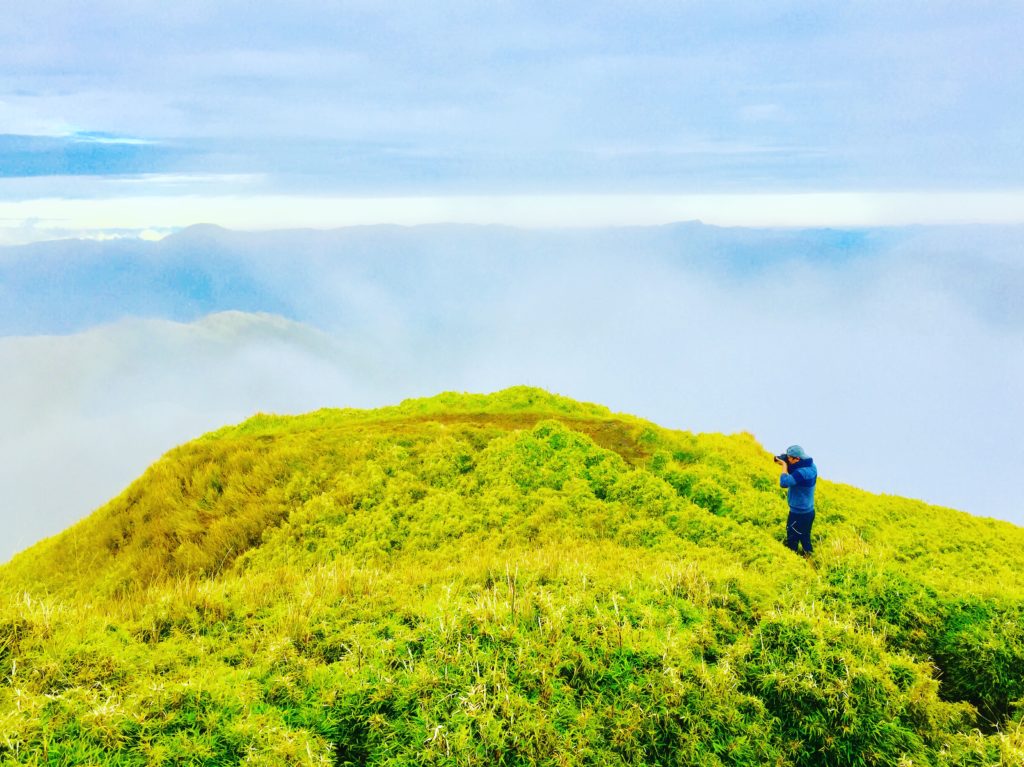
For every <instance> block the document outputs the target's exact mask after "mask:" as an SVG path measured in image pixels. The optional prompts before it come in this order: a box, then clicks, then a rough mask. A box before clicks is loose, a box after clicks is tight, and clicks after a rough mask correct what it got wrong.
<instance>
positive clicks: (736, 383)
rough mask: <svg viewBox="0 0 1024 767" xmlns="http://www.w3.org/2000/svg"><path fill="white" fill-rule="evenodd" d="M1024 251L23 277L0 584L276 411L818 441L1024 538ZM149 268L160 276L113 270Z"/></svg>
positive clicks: (277, 265) (174, 260)
mask: <svg viewBox="0 0 1024 767" xmlns="http://www.w3.org/2000/svg"><path fill="white" fill-rule="evenodd" d="M1022 238H1024V230H1022V229H1020V228H1015V229H998V228H965V229H941V228H940V229H912V230H878V231H859V232H858V231H847V232H842V231H832V232H829V231H817V232H816V231H805V232H779V231H756V230H717V229H714V228H710V227H701V226H699V225H682V226H679V227H665V228H655V229H638V230H592V231H577V232H572V231H563V232H557V231H553V232H529V231H522V230H509V229H491V228H479V227H427V228H414V229H401V228H383V229H374V228H370V229H355V230H345V231H341V232H333V233H315V232H280V233H270V234H266V235H247V234H239V233H228V232H223V231H219V230H215V229H208V228H207V229H197V230H190V231H188V232H185V233H183V234H182V235H179V236H177V237H175V238H170V239H169V240H166V241H164V242H162V243H156V244H145V243H135V244H134V245H132V244H130V243H105V244H96V243H93V244H83V243H78V244H74V243H72V244H64V245H62V246H60V247H61V248H63V250H58V251H51V250H48V249H47V248H44V247H43V246H42V245H38V246H33V247H32V248H27V249H17V250H8V251H6V252H5V251H0V290H2V288H3V286H4V285H10V284H11V278H12V275H21V279H22V282H21V283H20V284H19V286H18V291H20V292H19V293H16V294H15V295H21V296H23V297H24V300H23V301H22V302H21V304H20V306H21V310H20V313H19V312H12V311H11V310H9V309H8V310H7V311H6V312H5V313H3V314H0V326H2V327H0V332H6V333H7V336H6V337H2V338H0V368H2V369H3V370H5V371H11V372H10V373H9V374H8V375H5V376H4V377H3V378H2V379H0V420H2V422H4V423H5V424H8V425H9V428H7V429H5V430H4V432H3V434H2V436H0V484H2V485H3V486H4V487H5V498H6V501H5V508H4V521H5V526H6V529H8V530H12V531H14V532H13V533H12V538H11V539H10V542H9V543H7V546H8V548H7V549H6V550H4V551H0V557H4V556H7V555H9V554H11V553H13V552H14V550H15V549H17V548H20V547H23V546H25V545H27V544H29V543H30V542H31V541H33V540H35V539H37V538H39V537H41V536H43V535H47V534H51V533H54V532H57V531H58V530H60V529H62V528H63V527H65V526H66V525H67V524H69V523H70V522H72V521H73V520H74V519H77V518H79V517H81V516H83V515H84V514H86V513H88V512H89V511H90V510H91V509H92V508H94V507H95V506H97V505H99V503H101V502H102V501H103V500H105V499H107V498H108V497H110V496H112V495H114V494H115V493H116V492H117V491H118V490H120V489H121V488H122V487H123V486H124V485H125V484H126V483H127V482H128V481H130V480H131V479H132V478H133V477H134V476H136V475H137V474H138V473H139V472H140V471H141V470H142V469H143V468H144V467H145V466H146V465H148V464H149V463H150V462H151V461H152V460H153V459H155V458H156V457H157V456H158V455H159V454H160V453H162V452H163V451H165V450H166V449H169V448H170V447H172V446H174V445H175V444H178V443H180V442H181V441H184V440H185V439H188V438H190V437H193V436H196V435H198V434H199V433H201V432H203V431H205V430H208V429H212V428H216V427H218V426H220V425H223V424H225V423H229V422H236V421H238V420H241V419H243V418H245V417H247V416H248V415H251V414H252V413H254V412H257V411H274V412H283V413H296V412H303V411H306V410H310V409H314V408H317V407H322V406H377V405H383V404H388V403H392V402H396V401H399V400H401V399H403V398H405V397H408V396H422V395H429V394H432V393H436V392H439V391H443V390H466V391H493V390H496V389H499V388H503V387H505V386H509V385H513V384H519V383H526V384H533V385H538V386H543V387H546V388H549V389H551V390H553V391H556V392H559V393H562V394H566V395H569V396H573V397H577V398H579V399H584V400H589V401H598V402H602V403H605V404H607V405H609V406H610V407H612V408H613V409H615V410H620V411H625V412H632V413H636V414H639V415H641V416H644V417H647V418H650V419H652V420H654V421H656V422H658V423H661V424H663V425H666V426H670V427H675V428H681V429H690V430H699V431H724V432H733V431H741V430H744V431H750V432H752V433H753V434H754V435H755V436H756V437H757V438H758V439H759V440H761V442H762V443H763V444H764V445H765V446H766V447H767V448H769V449H771V450H776V449H783V448H784V447H785V446H786V445H788V444H791V443H793V442H799V443H801V444H803V445H804V446H805V447H806V448H807V449H808V450H809V451H810V452H811V453H812V454H813V455H814V456H815V457H816V459H817V460H818V461H819V463H820V464H821V468H822V474H823V476H825V477H827V478H829V479H834V480H838V481H842V482H848V483H851V484H855V485H859V486H862V487H865V488H867V489H871V490H875V491H884V492H893V493H898V494H901V495H908V496H911V497H919V498H924V499H925V500H928V501H931V502H935V503H940V504H943V505H950V506H954V507H957V508H962V509H965V510H968V511H971V512H974V513H977V514H982V515H991V516H997V517H1001V518H1003V519H1008V520H1011V521H1014V522H1016V523H1017V524H1024V509H1022V507H1021V505H1020V504H1019V502H1018V500H1017V498H1018V493H1017V487H1016V483H1017V473H1018V469H1019V467H1020V466H1021V465H1024V449H1022V444H1024V443H1022V442H1021V440H1020V434H1021V432H1022V430H1024V406H1022V404H1021V399H1020V397H1019V386H1020V382H1021V381H1022V380H1024V309H1022V305H1021V302H1020V300H1019V296H1020V295H1024V265H1022V264H1021V261H1020V256H1019V254H1020V252H1021V244H1022V243H1021V240H1022ZM52 247H53V248H57V247H58V245H57V244H52ZM132 247H134V248H138V249H140V250H138V251H134V253H135V256H134V258H135V261H136V268H137V269H138V270H139V271H137V272H135V273H134V274H133V273H131V272H130V271H126V268H125V265H124V263H122V262H119V261H118V259H117V258H116V257H114V255H112V254H115V255H116V253H117V252H121V253H122V256H123V257H124V258H126V259H127V258H129V256H130V254H131V252H133V251H131V248H132ZM90 248H94V249H98V250H97V251H96V252H92V251H90ZM118 248H120V249H121V251H118V250H117V249H118ZM125 248H128V250H124V249H125ZM55 253H56V255H54V254H55ZM90 253H91V255H90ZM125 254H128V255H125ZM76 258H77V259H78V264H79V266H80V270H79V271H77V272H76V271H75V270H70V271H68V272H67V273H66V275H67V277H68V279H69V280H70V282H68V283H67V284H64V285H63V286H57V287H55V286H54V285H53V284H50V289H51V290H50V292H49V293H47V291H46V290H43V289H42V288H41V287H40V286H41V285H42V286H45V285H46V284H47V283H46V281H45V275H46V273H47V272H46V269H45V267H46V265H47V264H48V263H49V264H50V265H51V266H53V265H55V264H60V263H64V264H70V263H71V262H72V261H73V260H74V259H76ZM26 263H28V264H30V265H31V266H32V267H33V268H34V269H37V270H42V271H38V272H36V274H37V277H38V276H39V275H42V278H40V279H41V281H37V282H35V283H33V282H32V280H30V279H29V276H30V275H31V273H32V270H31V269H29V268H27V267H26V266H25V264H26ZM118 275H120V277H118ZM182 275H190V279H191V282H189V283H187V284H184V286H183V283H181V282H180V279H181V278H182ZM118 279H120V280H121V282H117V280H118ZM33 285H34V287H33ZM232 285H234V286H235V287H236V288H238V286H243V287H244V290H242V289H240V288H239V289H237V290H231V289H230V288H231V286H232ZM103 286H105V287H106V288H107V289H109V290H110V292H109V293H103V292H97V289H98V287H103ZM111 286H113V287H112V288H111ZM218 286H219V287H218ZM58 288H59V289H58ZM33 290H34V291H35V292H33ZM62 291H65V292H62ZM135 293H138V295H137V296H136V298H137V301H136V303H134V304H132V303H129V304H125V303H124V298H123V297H124V296H126V295H134V294H135ZM76 297H77V298H76ZM72 299H75V300H77V303H73V304H72V305H71V306H68V308H67V316H66V317H64V318H62V317H61V314H60V312H59V311H58V309H59V307H60V306H62V305H67V304H68V303H69V302H71V301H72ZM243 299H244V301H243ZM0 305H3V306H7V307H9V306H11V304H10V303H8V302H7V301H3V302H0ZM147 306H148V307H149V312H148V314H149V316H150V317H151V319H144V318H140V317H138V315H140V314H146V311H145V307H147ZM119 307H120V312H121V314H120V315H118V311H119ZM268 307H269V308H272V310H273V311H274V312H275V313H276V314H266V313H260V312H264V311H266V310H267V309H268ZM238 309H245V310H246V311H244V312H243V311H237V310H238ZM224 310H233V311H228V313H223V312H224ZM211 312H212V313H213V314H210V313H211ZM130 314H134V315H136V317H134V318H133V317H130V316H125V315H130ZM276 315H284V317H287V319H285V318H284V317H282V316H276ZM161 316H163V317H170V318H172V319H173V320H175V321H168V320H167V319H161V318H159V317H161ZM67 317H70V318H71V319H72V320H73V322H71V323H70V324H67V323H65V324H61V323H62V322H64V320H65V319H67ZM76 323H78V324H76ZM96 323H102V324H100V325H98V326H97V324H96ZM15 328H16V330H15ZM12 332H16V333H18V335H11V333H12ZM54 332H60V333H63V334H64V335H48V334H52V333H54ZM55 477H59V481H55Z"/></svg>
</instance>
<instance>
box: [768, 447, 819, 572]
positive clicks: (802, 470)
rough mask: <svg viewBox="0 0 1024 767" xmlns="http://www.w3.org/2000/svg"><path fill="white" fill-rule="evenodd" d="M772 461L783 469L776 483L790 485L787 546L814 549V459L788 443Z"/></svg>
mask: <svg viewBox="0 0 1024 767" xmlns="http://www.w3.org/2000/svg"><path fill="white" fill-rule="evenodd" d="M775 462H776V463H778V464H780V465H782V466H783V467H784V468H785V469H786V471H785V473H784V474H783V475H782V476H780V477H779V485H780V486H782V487H785V488H789V519H788V520H787V521H786V546H787V547H789V548H791V549H793V551H796V552H798V553H799V545H801V544H802V545H803V549H804V554H805V555H806V554H810V553H812V552H813V551H814V547H813V546H812V545H811V525H812V524H814V485H815V483H817V481H818V468H817V467H816V466H815V465H814V459H813V458H811V457H810V456H808V455H807V454H806V453H805V452H804V449H803V448H802V447H800V446H799V445H790V446H789V447H788V448H786V452H785V453H783V454H782V455H777V456H775Z"/></svg>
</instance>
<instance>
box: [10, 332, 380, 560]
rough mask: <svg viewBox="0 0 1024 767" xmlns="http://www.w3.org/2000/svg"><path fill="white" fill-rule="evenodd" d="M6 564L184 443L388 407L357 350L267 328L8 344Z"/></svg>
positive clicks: (314, 335) (317, 335)
mask: <svg viewBox="0 0 1024 767" xmlns="http://www.w3.org/2000/svg"><path fill="white" fill-rule="evenodd" d="M0 369H3V370H4V371H5V374H4V376H2V377H0V420H2V421H3V423H4V424H5V428H4V430H3V433H2V435H0V486H2V487H3V488H4V504H3V509H4V511H3V524H4V529H5V536H4V540H3V542H2V544H0V561H2V560H5V559H6V558H7V557H9V556H10V555H11V554H13V553H14V552H15V551H16V550H18V549H21V548H24V547H25V546H28V545H29V544H31V543H32V542H34V541H35V540H38V539H40V538H42V537H45V536H47V535H51V534H54V533H57V532H59V531H60V530H62V529H64V528H65V527H67V526H68V525H69V524H71V523H72V522H74V521H75V520H76V519H78V518H80V517H82V516H85V515H86V514H87V513H89V512H90V511H92V510H93V509H94V508H96V507H98V506H99V505H101V504H102V503H103V502H104V501H106V500H108V499H109V498H110V497H112V496H113V495H115V494H116V493H117V492H119V491H120V490H121V489H122V488H123V487H125V486H126V485H127V484H128V483H129V482H130V481H131V480H133V479H134V478H135V477H136V476H138V475H139V474H141V473H142V471H143V470H144V469H145V468H146V467H147V466H148V465H149V464H150V463H152V462H153V461H154V460H156V459H157V458H158V457H159V456H160V455H161V454H163V453H164V452H165V451H167V450H169V449H170V448H172V447H174V446H175V445H176V444H178V443H181V442H184V441H186V440H189V439H192V438H194V437H196V436H198V435H199V434H202V433H204V432H206V431H209V430H211V429H215V428H219V427H220V426H223V425H225V424H227V423H233V422H237V421H240V420H243V419H245V418H247V417H249V416H250V415H252V414H253V413H255V412H260V411H262V412H287V413H296V412H304V411H307V410H312V409H316V408H318V407H322V406H325V405H329V404H352V405H360V404H371V403H373V404H384V402H381V401H378V400H376V399H374V398H373V392H374V390H375V384H376V383H379V382H380V381H382V380H385V381H386V380H391V379H392V376H390V375H385V373H384V371H381V370H380V369H378V368H375V367H374V363H373V361H372V359H371V358H370V357H368V356H367V355H366V353H365V351H364V350H360V349H359V347H358V345H354V344H350V343H344V342H342V341H336V340H334V339H331V338H330V337H328V336H326V335H324V334H323V333H321V332H319V331H316V330H314V329H312V328H309V327H307V326H303V325H299V324H296V323H292V322H288V321H287V320H283V319H281V318H278V317H273V316H269V315H250V314H241V313H235V312H230V313H224V314H217V315H212V316H210V317H208V318H206V319H204V320H202V321H200V322H197V323H194V324H178V323H172V322H165V321H159V320H126V321H123V322H120V323H117V324H114V325H109V326H104V327H99V328H95V329H93V330H90V331H87V332H84V333H79V334H75V335H71V336H33V337H7V338H0Z"/></svg>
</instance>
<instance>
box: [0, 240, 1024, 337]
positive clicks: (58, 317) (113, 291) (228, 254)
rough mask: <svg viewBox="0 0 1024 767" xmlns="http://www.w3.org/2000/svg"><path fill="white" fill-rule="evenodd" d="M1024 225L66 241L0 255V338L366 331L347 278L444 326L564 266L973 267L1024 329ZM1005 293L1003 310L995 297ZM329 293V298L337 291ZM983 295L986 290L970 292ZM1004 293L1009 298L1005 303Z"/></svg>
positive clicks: (974, 281) (967, 282) (737, 270)
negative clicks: (152, 326)
mask: <svg viewBox="0 0 1024 767" xmlns="http://www.w3.org/2000/svg"><path fill="white" fill-rule="evenodd" d="M1021 252H1024V227H906V228H891V229H884V228H883V229H864V230H837V229H797V230H780V229H743V228H721V227H714V226H707V225H704V224H700V223H696V222H689V223H681V224H674V225H670V226H661V227H626V228H608V229H580V230H573V229H564V230H525V229H514V228H506V227H491V226H468V225H431V226H418V227H397V226H369V227H352V228H347V229H338V230H330V231H313V230H294V231H276V232H264V233H247V232H234V231H228V230H225V229H221V228H218V227H214V226H210V225H199V226H194V227H190V228H188V229H185V230H182V231H181V232H179V233H177V234H174V235H172V236H170V237H167V238H166V239H164V240H162V241H159V242H146V241H141V240H112V241H104V242H95V241H83V240H61V241H52V242H44V243H35V244H32V245H24V246H17V247H7V248H0V335H20V334H38V333H68V332H74V331H77V330H82V329H84V328H87V327H90V326H92V325H95V324H99V323H107V322H111V321H114V320H117V319H120V318H121V317H125V316H136V317H161V318H164V319H173V320H179V321H190V320H194V319H196V318H198V317H201V316H203V315H206V314H209V313H212V312H217V311H225V310H237V311H247V312H268V313H273V314H279V315H282V316H284V317H287V318H289V319H293V320H298V321H304V322H311V323H313V324H320V325H325V324H326V325H333V326H338V325H343V324H344V323H346V322H358V320H359V317H358V315H359V307H358V306H355V305H354V304H349V305H346V304H344V303H342V304H341V305H339V302H338V295H337V294H338V291H339V290H340V291H342V292H344V286H345V285H346V284H348V285H352V286H353V287H354V286H358V285H366V284H372V285H373V286H374V291H375V293H376V294H378V295H381V296H383V297H391V298H393V299H394V300H395V301H396V302H400V303H403V304H404V305H411V306H417V307H419V311H420V313H421V316H420V319H421V320H422V321H423V322H427V323H429V322H431V321H434V320H436V319H437V316H438V312H437V311H436V310H435V309H432V308H431V305H444V304H445V303H446V298H450V297H459V298H460V299H461V298H463V297H465V296H466V295H475V296H477V297H478V299H479V300H486V299H487V297H488V296H491V295H494V294H495V293H496V292H498V289H499V288H503V287H504V286H507V285H508V284H510V283H512V282H513V281H514V280H516V279H517V277H518V276H520V275H522V274H526V273H530V272H535V271H537V270H538V269H541V268H543V267H544V266H545V265H547V264H550V263H551V262H552V261H557V262H559V263H561V264H563V265H564V266H567V267H568V266H577V267H579V268H580V269H581V270H586V269H587V268H593V267H594V265H599V264H601V263H602V262H607V261H624V260H625V261H633V262H635V263H637V264H638V265H641V264H643V265H652V264H653V265H658V266H660V267H664V268H667V269H674V270H687V271H689V270H699V271H701V272H706V273H710V274H714V275H718V276H719V277H721V278H723V279H734V280H740V281H749V280H756V279H758V277H759V276H760V275H762V274H764V273H765V272H767V271H770V270H774V269H785V268H792V267H793V266H794V265H798V264H804V265H814V266H818V267H821V266H830V267H836V268H841V267H843V266H849V265H850V264H855V263H866V264H870V263H871V262H872V261H873V260H875V259H878V258H883V257H885V256H891V255H898V256H899V257H900V258H901V259H902V260H903V261H905V262H915V261H923V262H925V263H926V264H927V266H928V268H929V269H931V270H934V271H935V272H936V273H942V274H944V273H948V272H963V273H964V277H965V279H959V280H958V282H959V283H960V284H961V285H962V289H963V291H964V293H965V296H966V300H975V299H976V303H977V306H976V308H977V310H978V311H981V312H983V313H986V314H991V315H993V316H996V317H998V318H1002V319H1007V318H1009V319H1012V320H1013V321H1014V322H1024V302H1020V301H1019V300H1017V298H1016V297H1017V296H1019V295H1022V294H1024V267H1022V265H1021V263H1020V261H1019V259H1018V258H1017V254H1019V253H1021ZM992 286H1001V288H1000V290H999V291H998V293H997V296H996V299H995V300H994V301H993V297H992V294H991V290H985V294H984V297H982V296H981V295H980V292H979V291H981V290H982V289H986V288H991V287H992ZM327 288H329V290H328V289H327ZM973 294H978V295H976V296H975V295H973ZM1000 296H1001V297H1002V298H1000Z"/></svg>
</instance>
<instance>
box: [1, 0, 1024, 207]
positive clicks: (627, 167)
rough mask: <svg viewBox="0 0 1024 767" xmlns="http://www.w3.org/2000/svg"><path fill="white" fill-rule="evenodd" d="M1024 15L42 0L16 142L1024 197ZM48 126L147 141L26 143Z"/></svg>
mask: <svg viewBox="0 0 1024 767" xmlns="http://www.w3.org/2000/svg"><path fill="white" fill-rule="evenodd" d="M1022 24H1024V11H1022V9H1021V6H1020V4H1019V3H1014V2H990V3H984V4H981V5H979V4H973V5H971V6H969V7H967V6H963V5H962V4H957V3H948V2H930V3H909V4H900V5H893V4H891V3H890V4H886V3H872V2H868V3H858V4H856V5H848V4H842V3H832V4H822V3H813V2H809V1H808V0H800V1H798V2H784V3H772V4H765V3H760V2H753V1H752V0H744V1H743V2H733V3H728V4H721V3H715V4H711V3H665V2H653V3H643V4H641V5H638V4H636V3H624V2H621V1H620V0H603V1H602V2H581V1H579V0H573V2H564V3H558V4H546V3H537V2H524V3H500V4H489V3H484V4H481V3H467V2H464V0H444V1H443V2H436V3H432V4H430V5H429V7H427V6H422V7H421V6H420V5H418V4H415V3H409V2H382V3H364V2H343V3H331V4H327V5H325V4H323V3H312V2H302V3H279V2H266V3H261V4H259V6H258V7H254V6H253V4H251V3H238V2H222V3H217V4H215V6H214V5H211V4H202V3H192V2H187V3H177V4H176V5H175V6H174V9H169V8H168V7H165V6H164V5H161V4H153V3H127V2H122V1H110V2H102V3H94V4H92V5H90V8H89V10H88V12H83V11H82V9H81V6H80V4H78V3H75V2H71V1H70V0H42V1H41V2H36V3H31V4H25V3H21V4H18V8H17V9H14V10H13V11H12V12H11V13H9V14H8V15H7V17H6V19H5V24H4V25H3V29H2V30H0V71H2V72H4V73H5V77H4V80H3V81H2V82H0V133H2V134H8V136H7V137H3V136H0V157H3V158H4V160H5V162H4V166H5V167H8V166H9V167H10V168H12V169H20V170H18V171H17V172H19V173H23V174H27V175H30V176H31V175H37V174H39V173H52V172H54V171H55V170H59V171H61V172H64V173H67V174H69V175H78V174H82V173H95V172H97V169H96V167H95V163H96V160H97V158H105V161H107V162H109V169H108V172H109V173H112V174H116V173H124V172H144V171H147V170H148V171H149V172H162V171H167V170H169V169H177V170H178V171H180V172H186V171H187V172H193V173H196V172H200V173H216V174H224V173H227V174H237V173H266V174H269V175H270V176H273V178H274V182H273V184H274V190H275V191H276V192H282V191H285V190H292V191H295V190H296V189H297V188H301V189H303V190H305V191H307V192H309V191H325V190H330V191H334V192H338V193H348V194H355V195H374V194H394V193H412V194H420V193H424V192H429V193H446V194H451V193H495V192H504V193H508V192H513V191H518V192H531V193H536V192H538V191H552V190H555V191H561V192H579V191H589V192H593V191H604V192H608V191H611V192H637V191H647V192H656V191H662V192H663V191H671V192H679V191H707V190H717V191H751V190H760V191H764V190H766V189H768V190H793V189H803V190H807V189H812V190H822V189H873V190H884V189H889V190H891V189H922V188H926V189H948V188H954V189H963V188H975V189H976V188H988V189H998V188H1004V187H1006V186H1008V185H1009V186H1017V185H1019V184H1020V182H1021V179H1022V178H1024V165H1022V162H1024V160H1022V157H1024V153H1022V152H1021V151H1020V150H1021V143H1020V142H1021V139H1020V130H1019V126H1020V125H1021V124H1022V123H1024V99H1022V98H1021V94H1022V93H1024V54H1022V52H1021V47H1020V45H1019V44H1018V43H1019V41H1018V36H1019V35H1018V30H1019V29H1020V28H1021V26H1022ZM40 135H45V136H50V137H57V138H60V137H63V138H65V139H66V138H68V137H82V136H86V137H88V136H93V137H96V136H100V137H106V138H108V139H116V140H118V141H119V142H121V143H120V144H110V143H108V144H103V145H101V144H96V143H95V142H94V143H93V145H92V147H91V149H92V150H94V151H93V152H92V153H91V154H90V153H83V152H81V151H79V150H81V149H82V146H81V145H80V144H79V143H77V142H76V143H73V144H72V145H70V148H71V150H72V151H70V153H69V152H67V151H66V150H67V149H68V146H69V145H66V144H64V145H62V144H61V143H60V141H58V140H56V139H55V143H52V144H49V145H47V147H39V146H35V147H34V148H33V147H29V148H27V149H26V148H25V147H24V146H22V151H20V152H18V153H17V154H16V155H11V154H10V151H11V145H12V144H18V145H24V143H25V141H26V140H27V139H26V137H32V136H40ZM133 139H134V140H140V139H141V140H146V141H151V142H155V143H152V144H146V145H143V144H134V145H133V144H127V143H124V142H125V141H126V140H128V141H130V140H133ZM5 146H7V147H8V149H7V150H5V148H4V147H5ZM12 172H13V171H12Z"/></svg>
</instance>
